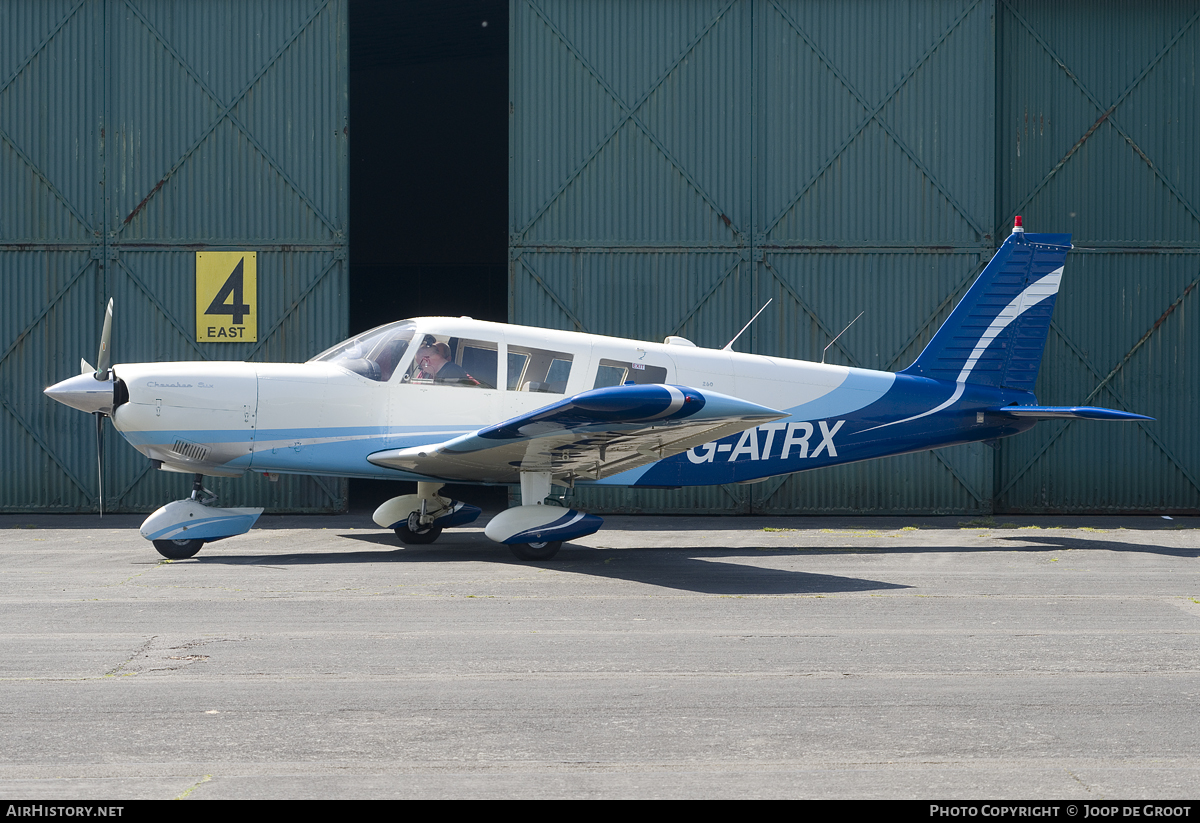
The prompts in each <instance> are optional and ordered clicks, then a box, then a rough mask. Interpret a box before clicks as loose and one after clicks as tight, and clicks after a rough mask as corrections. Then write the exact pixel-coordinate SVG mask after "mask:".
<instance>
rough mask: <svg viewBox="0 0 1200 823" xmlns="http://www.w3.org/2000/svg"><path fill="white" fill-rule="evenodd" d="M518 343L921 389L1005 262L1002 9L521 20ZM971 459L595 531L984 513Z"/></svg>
mask: <svg viewBox="0 0 1200 823" xmlns="http://www.w3.org/2000/svg"><path fill="white" fill-rule="evenodd" d="M514 12H515V13H514V14H513V15H512V23H511V25H512V27H513V34H512V44H511V57H510V60H511V65H512V80H511V88H512V97H513V103H514V105H513V114H512V124H511V125H512V139H511V141H510V147H511V151H512V168H511V173H510V188H511V203H510V223H511V236H510V258H511V260H510V286H511V298H510V314H511V316H512V319H513V321H514V322H518V323H527V324H531V325H547V326H552V327H558V328H568V329H577V330H580V331H588V332H595V333H602V334H615V335H619V336H627V337H634V338H641V339H652V340H653V339H657V340H661V339H662V338H663V337H665V336H666V335H668V334H678V335H683V336H685V337H687V338H689V339H691V340H693V341H695V342H696V343H697V344H699V345H704V346H711V347H718V348H719V347H720V346H722V345H724V344H725V343H727V342H728V341H729V340H730V339H731V338H732V337H733V335H734V334H735V333H736V332H737V331H738V329H740V328H741V327H742V325H744V324H745V323H746V321H747V320H749V318H750V317H751V316H752V315H753V314H754V312H755V311H756V310H757V309H758V308H759V307H760V306H762V305H763V304H764V303H766V302H767V300H768V298H770V299H773V302H772V304H771V307H770V308H769V309H768V310H767V311H766V312H764V313H763V315H762V316H761V317H760V318H759V320H758V321H757V322H756V323H755V324H754V326H752V327H751V329H750V331H748V332H747V333H746V335H745V336H744V337H743V338H741V339H740V340H739V341H738V344H737V346H736V348H738V349H739V350H741V351H754V352H759V353H763V354H770V355H778V356H785V357H795V358H804V359H810V360H820V359H821V356H822V350H823V349H824V347H825V346H826V345H827V344H828V343H829V342H830V340H832V339H833V338H834V337H835V336H836V335H837V334H838V332H839V331H841V330H842V328H843V327H844V326H845V325H846V324H847V323H849V322H850V321H851V320H852V319H853V318H854V316H855V315H856V314H858V313H859V312H860V311H863V312H865V315H864V318H863V320H862V321H860V322H858V323H856V324H855V325H854V326H853V327H852V328H851V329H850V330H849V331H848V332H847V333H846V334H845V335H843V336H842V337H841V338H840V339H838V341H837V343H836V344H835V345H834V346H833V347H832V348H830V350H829V353H828V355H827V358H826V359H827V362H832V363H840V364H844V365H853V366H862V367H865V368H874V369H896V368H903V367H904V366H905V365H907V364H908V362H910V361H911V360H912V359H913V358H914V357H915V356H916V353H917V352H918V351H919V349H920V347H921V345H923V343H924V342H925V341H926V340H927V339H928V338H929V336H930V335H931V334H932V331H933V330H934V329H936V327H937V325H938V324H939V323H940V321H941V320H942V319H943V318H944V317H945V316H946V314H947V313H948V311H949V309H950V307H951V306H952V304H953V303H954V301H955V300H956V299H957V297H958V296H960V295H961V293H962V292H963V291H964V290H965V289H966V287H967V286H968V285H969V284H970V282H971V281H972V280H973V279H974V277H975V275H976V274H978V272H979V271H980V269H981V267H982V265H983V264H984V262H985V261H986V260H987V259H989V258H990V254H991V252H992V250H993V249H994V247H995V232H994V226H993V222H994V216H993V213H992V212H993V201H994V190H995V184H994V181H995V169H994V165H993V163H992V159H993V157H994V130H993V128H992V122H991V118H992V112H993V107H994V99H995V74H994V54H995V50H994V35H993V31H992V5H991V4H990V3H983V2H975V1H974V0H963V2H957V3H945V2H927V3H917V4H893V3H878V4H869V5H868V4H845V3H837V4H830V3H815V2H758V1H756V0H752V1H749V2H741V1H740V0H735V1H734V2H728V0H717V1H716V2H709V3H700V2H678V3H672V2H658V3H639V4H621V5H619V6H614V5H611V4H575V3H569V2H561V3H560V2H551V0H520V1H519V2H517V3H515V7H514ZM992 471H993V457H992V450H991V449H989V448H988V447H986V446H980V445H973V446H963V447H956V448H952V449H945V450H941V451H938V452H926V453H922V454H915V455H908V456H904V457H899V458H893V459H891V460H887V461H876V462H874V463H865V464H861V465H853V466H843V467H839V468H835V469H829V470H825V471H822V472H819V473H807V474H803V475H799V476H797V477H796V478H794V479H773V480H770V481H767V482H766V483H762V484H758V485H754V486H728V487H721V488H716V489H687V490H679V491H637V492H634V491H626V490H588V491H586V492H580V494H581V495H582V496H585V497H586V499H585V501H584V503H585V505H591V506H593V507H594V508H596V509H597V510H600V509H605V510H609V511H612V510H625V511H630V510H634V511H636V510H646V511H650V510H652V511H661V512H672V511H679V512H685V511H687V512H694V511H712V512H729V511H743V512H748V511H751V510H753V511H789V512H790V511H796V510H803V511H828V512H862V511H871V512H904V511H918V510H919V511H928V510H930V509H932V510H934V511H946V512H951V511H954V512H979V511H985V510H988V508H989V506H990V504H991V501H990V484H991V479H992Z"/></svg>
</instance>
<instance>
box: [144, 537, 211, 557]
mask: <svg viewBox="0 0 1200 823" xmlns="http://www.w3.org/2000/svg"><path fill="white" fill-rule="evenodd" d="M152 542H153V543H154V548H156V549H157V550H158V553H159V554H161V555H162V556H163V557H165V558H167V559H168V560H187V559H188V558H189V557H195V556H196V552H198V551H200V549H201V548H202V547H203V546H204V541H203V540H154V541H152Z"/></svg>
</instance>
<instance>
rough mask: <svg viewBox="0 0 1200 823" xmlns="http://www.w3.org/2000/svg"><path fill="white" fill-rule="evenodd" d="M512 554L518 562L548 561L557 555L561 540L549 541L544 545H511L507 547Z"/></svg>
mask: <svg viewBox="0 0 1200 823" xmlns="http://www.w3.org/2000/svg"><path fill="white" fill-rule="evenodd" d="M509 548H510V549H512V553H513V554H515V555H516V556H517V559H519V560H549V559H550V558H551V557H554V555H556V554H558V550H559V549H561V548H562V541H561V540H551V541H548V542H546V543H512V544H510V545H509Z"/></svg>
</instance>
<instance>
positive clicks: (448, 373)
mask: <svg viewBox="0 0 1200 823" xmlns="http://www.w3.org/2000/svg"><path fill="white" fill-rule="evenodd" d="M498 366H499V346H497V344H496V343H495V342H493V341H490V340H466V339H459V338H457V337H450V336H447V335H435V334H426V335H423V336H422V337H421V339H420V342H419V345H418V347H417V351H416V354H415V355H414V356H413V362H412V366H411V367H410V368H409V370H408V373H407V374H406V375H405V376H404V380H405V381H406V382H408V383H417V384H426V385H441V386H463V387H467V388H475V389H494V388H496V383H497V377H498V374H497V368H498Z"/></svg>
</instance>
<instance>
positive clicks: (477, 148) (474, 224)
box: [349, 0, 508, 509]
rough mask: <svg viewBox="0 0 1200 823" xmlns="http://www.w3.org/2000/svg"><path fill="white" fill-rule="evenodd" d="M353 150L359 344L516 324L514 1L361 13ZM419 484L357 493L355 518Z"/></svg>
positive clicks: (377, 3)
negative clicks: (511, 209)
mask: <svg viewBox="0 0 1200 823" xmlns="http://www.w3.org/2000/svg"><path fill="white" fill-rule="evenodd" d="M349 145H350V332H351V334H355V333H357V332H360V331H363V330H365V329H369V328H372V327H374V326H378V325H380V324H382V323H388V322H391V321H393V320H400V319H402V318H405V317H419V316H422V315H451V316H459V315H468V316H471V317H475V318H479V319H482V320H497V321H501V322H503V321H505V320H507V319H508V302H507V301H508V287H507V283H508V266H507V255H508V3H507V0H443V1H442V2H437V3H425V2H412V1H411V0H409V1H407V2H397V1H396V0H353V2H351V3H350V144H349ZM408 485H411V484H400V483H389V482H383V481H369V480H360V481H351V483H350V505H351V507H352V508H354V509H364V508H374V506H376V505H378V504H379V503H381V502H383V501H384V500H386V499H388V498H390V497H393V496H395V495H397V494H404V493H406V492H407V491H408V488H407V486H408ZM449 493H451V494H453V490H451V491H450V492H449ZM464 496H466V497H467V499H468V500H470V501H471V502H473V503H476V504H477V505H484V506H490V507H492V508H503V506H504V505H505V500H506V493H505V490H504V489H493V490H486V489H477V488H473V489H471V490H470V491H469V492H467V493H466V495H464Z"/></svg>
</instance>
